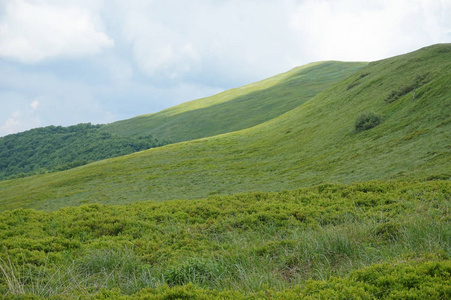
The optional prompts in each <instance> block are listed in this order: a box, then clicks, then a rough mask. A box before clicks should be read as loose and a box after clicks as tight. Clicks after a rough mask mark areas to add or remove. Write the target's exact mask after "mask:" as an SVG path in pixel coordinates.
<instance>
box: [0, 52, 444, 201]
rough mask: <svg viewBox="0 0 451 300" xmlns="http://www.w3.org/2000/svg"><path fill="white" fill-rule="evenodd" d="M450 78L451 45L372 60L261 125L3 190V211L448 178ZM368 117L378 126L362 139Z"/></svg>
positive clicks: (14, 184)
mask: <svg viewBox="0 0 451 300" xmlns="http://www.w3.org/2000/svg"><path fill="white" fill-rule="evenodd" d="M450 78H451V45H450V44H441V45H435V46H430V47H426V48H423V49H420V50H418V51H415V52H412V53H408V54H405V55H401V56H397V57H393V58H389V59H384V60H381V61H376V62H372V63H370V64H369V65H367V66H366V67H364V68H361V69H359V70H357V71H356V72H355V73H354V74H353V75H352V76H350V77H348V78H347V79H345V80H342V81H339V82H338V83H335V84H334V85H332V86H331V87H329V88H327V89H326V90H324V91H323V92H321V93H319V94H318V95H316V96H315V97H313V98H311V99H310V100H309V101H307V102H305V103H303V104H300V105H298V106H297V107H296V108H294V109H292V110H290V111H288V112H287V113H285V114H283V115H281V116H279V117H277V118H275V119H272V120H270V121H268V122H265V123H263V124H260V125H258V126H254V127H251V128H248V129H244V130H241V131H236V132H232V133H227V134H222V135H218V136H214V137H208V138H204V139H198V140H193V141H187V142H181V143H177V144H172V145H167V146H164V147H160V148H155V149H151V150H147V151H142V152H138V153H134V154H131V155H127V156H122V157H118V158H114V159H109V160H104V161H100V162H96V163H92V164H89V165H86V166H82V167H78V168H76V169H72V170H68V171H63V172H59V173H54V174H45V175H39V176H34V177H30V178H23V179H16V180H11V181H3V182H0V199H1V200H0V206H1V208H2V210H5V209H13V208H37V209H44V210H53V209H57V208H61V207H65V206H74V205H80V204H83V203H92V202H95V203H105V204H123V203H131V202H137V201H142V200H158V201H160V200H168V199H176V198H179V199H193V198H201V197H207V196H209V195H216V194H219V195H221V194H234V193H240V192H247V191H282V190H287V189H294V188H299V187H304V186H311V185H316V184H321V183H326V182H337V183H351V182H360V181H367V180H374V179H384V180H390V179H402V180H410V179H434V178H442V179H447V178H449V176H450V175H449V170H450V169H451V160H450V157H451V156H450V151H451V147H450V144H451V143H450V132H451V130H450V129H451V128H450V127H451V125H450V123H451V116H450V112H451V101H450V98H451V85H450V84H449V83H450ZM295 96H296V95H293V97H295ZM362 114H373V115H375V116H376V117H377V118H378V122H380V124H378V125H377V126H375V127H374V128H370V129H367V130H363V131H357V130H356V120H358V119H359V117H361V116H362ZM375 124H376V123H374V124H373V125H375Z"/></svg>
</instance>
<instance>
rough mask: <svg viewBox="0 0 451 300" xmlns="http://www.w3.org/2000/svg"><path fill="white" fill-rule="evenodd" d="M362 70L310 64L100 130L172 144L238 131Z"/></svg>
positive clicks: (336, 64) (353, 64) (355, 65)
mask: <svg viewBox="0 0 451 300" xmlns="http://www.w3.org/2000/svg"><path fill="white" fill-rule="evenodd" d="M365 65H366V63H356V62H346V63H345V62H335V61H328V62H317V63H311V64H308V65H305V66H301V67H297V68H294V69H292V70H291V71H288V72H286V73H283V74H279V75H276V76H274V77H271V78H268V79H265V80H262V81H259V82H256V83H252V84H249V85H246V86H243V87H239V88H234V89H230V90H227V91H225V92H222V93H220V94H217V95H214V96H211V97H207V98H203V99H198V100H194V101H190V102H186V103H183V104H180V105H178V106H175V107H171V108H169V109H166V110H163V111H161V112H158V113H155V114H150V115H142V116H138V117H136V118H132V119H129V120H124V121H119V122H115V123H111V124H107V125H106V126H104V127H102V130H104V131H106V132H109V133H112V134H117V135H120V136H132V137H136V136H142V135H148V134H151V135H153V136H157V137H159V138H163V139H167V140H170V141H172V142H180V141H187V140H193V139H198V138H204V137H209V136H214V135H218V134H221V133H227V132H232V131H237V130H240V129H245V128H249V127H252V126H255V125H258V124H261V123H263V122H265V121H268V120H271V119H273V118H275V117H278V116H280V115H282V114H283V113H285V112H287V111H289V110H291V109H293V108H295V107H296V106H298V105H300V104H302V103H304V102H305V101H307V100H309V99H310V98H312V97H313V96H315V95H317V94H318V93H319V92H321V91H323V90H324V89H326V88H328V87H329V86H330V85H331V84H332V83H334V82H336V81H338V80H341V79H344V78H346V77H348V76H349V75H351V74H352V73H353V72H355V71H356V70H358V69H359V68H361V67H363V66H365Z"/></svg>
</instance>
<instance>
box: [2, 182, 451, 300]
mask: <svg viewBox="0 0 451 300" xmlns="http://www.w3.org/2000/svg"><path fill="white" fill-rule="evenodd" d="M450 190H451V182H450V181H429V182H401V181H400V182H383V181H372V182H366V183H356V184H352V185H338V184H325V185H320V186H317V187H310V188H304V189H297V190H292V191H284V192H279V193H263V192H249V193H244V194H237V195H232V196H214V197H213V196H212V197H209V198H206V199H197V200H192V201H184V200H173V201H166V202H141V203H135V204H130V205H119V206H104V205H97V204H91V205H84V206H79V207H67V208H63V209H61V210H58V211H53V212H43V211H36V210H23V209H20V210H14V211H6V212H3V213H0V229H1V230H0V244H1V245H2V249H0V266H1V267H0V294H2V295H5V296H6V297H9V296H11V299H14V297H18V296H21V295H27V294H28V295H34V296H37V297H43V298H50V297H55V298H56V299H60V298H65V297H66V298H68V299H72V298H78V297H80V298H82V299H83V298H84V297H90V296H93V297H94V296H96V297H98V299H104V298H102V297H106V296H108V295H109V296H108V297H111V298H115V299H118V298H119V297H121V296H124V297H125V298H124V299H128V298H127V297H128V296H130V297H132V298H133V299H140V298H139V297H142V298H143V299H154V298H151V297H155V299H174V298H176V297H175V295H178V297H182V295H185V296H186V298H187V297H188V296H187V295H191V297H193V298H196V299H197V298H200V299H211V298H212V297H214V296H215V295H217V297H220V296H221V297H225V299H256V298H260V299H274V298H276V299H297V298H299V297H301V296H303V297H312V299H317V298H320V299H330V298H331V297H337V296H340V297H341V298H340V299H349V298H352V297H358V296H359V295H360V296H362V295H364V296H365V297H364V299H390V297H393V298H394V299H405V298H406V297H407V296H410V297H412V298H413V299H421V298H422V297H425V296H427V297H428V298H430V299H446V298H447V297H446V296H447V295H450V294H451V290H450V289H449V287H450V280H451V279H450V276H449V274H450V271H451V265H450V257H451V223H450V222H451V216H450V209H451V206H450V205H451V201H450V200H451V198H450V197H451V194H450ZM165 295H166V296H167V297H168V298H164V297H166V296H165ZM169 295H172V298H170V296H169ZM145 296H146V297H149V298H145ZM30 297H31V296H30ZM296 297H297V298H296ZM362 297H363V296H362ZM396 297H397V298H396ZM415 297H417V298H415ZM182 298H183V297H182ZM7 299H8V298H7Z"/></svg>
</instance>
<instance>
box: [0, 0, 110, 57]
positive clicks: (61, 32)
mask: <svg viewBox="0 0 451 300" xmlns="http://www.w3.org/2000/svg"><path fill="white" fill-rule="evenodd" d="M55 3H57V2H55V1H44V0H41V1H39V0H35V1H32V0H6V4H5V5H4V11H5V13H4V16H3V18H2V20H0V56H2V57H5V58H12V59H15V60H19V61H21V62H24V63H36V62H38V61H41V60H43V59H46V58H51V57H60V56H62V57H66V56H68V57H82V56H85V55H91V54H97V53H100V52H101V51H102V49H103V48H105V47H111V46H113V44H114V42H113V40H112V39H111V38H110V37H108V36H107V35H106V34H105V33H104V32H102V31H101V29H99V28H100V27H101V25H99V21H97V20H96V17H95V16H94V15H93V14H92V13H91V12H90V11H89V10H87V9H84V8H82V7H79V6H75V5H72V4H71V3H70V2H69V3H66V5H61V2H60V4H59V5H58V4H55Z"/></svg>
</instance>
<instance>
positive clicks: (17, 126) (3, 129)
mask: <svg viewBox="0 0 451 300" xmlns="http://www.w3.org/2000/svg"><path fill="white" fill-rule="evenodd" d="M35 103H38V102H32V103H30V105H29V106H28V107H27V106H24V107H20V109H19V110H16V111H14V112H13V113H12V114H11V115H10V117H9V118H8V119H7V120H6V121H5V122H4V123H3V124H0V136H4V135H7V134H11V133H15V132H19V131H24V130H27V129H30V128H33V127H38V126H40V125H41V120H40V119H39V117H38V116H37V114H36V112H35V110H36V108H37V106H36V104H35ZM34 106H36V108H34Z"/></svg>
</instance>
